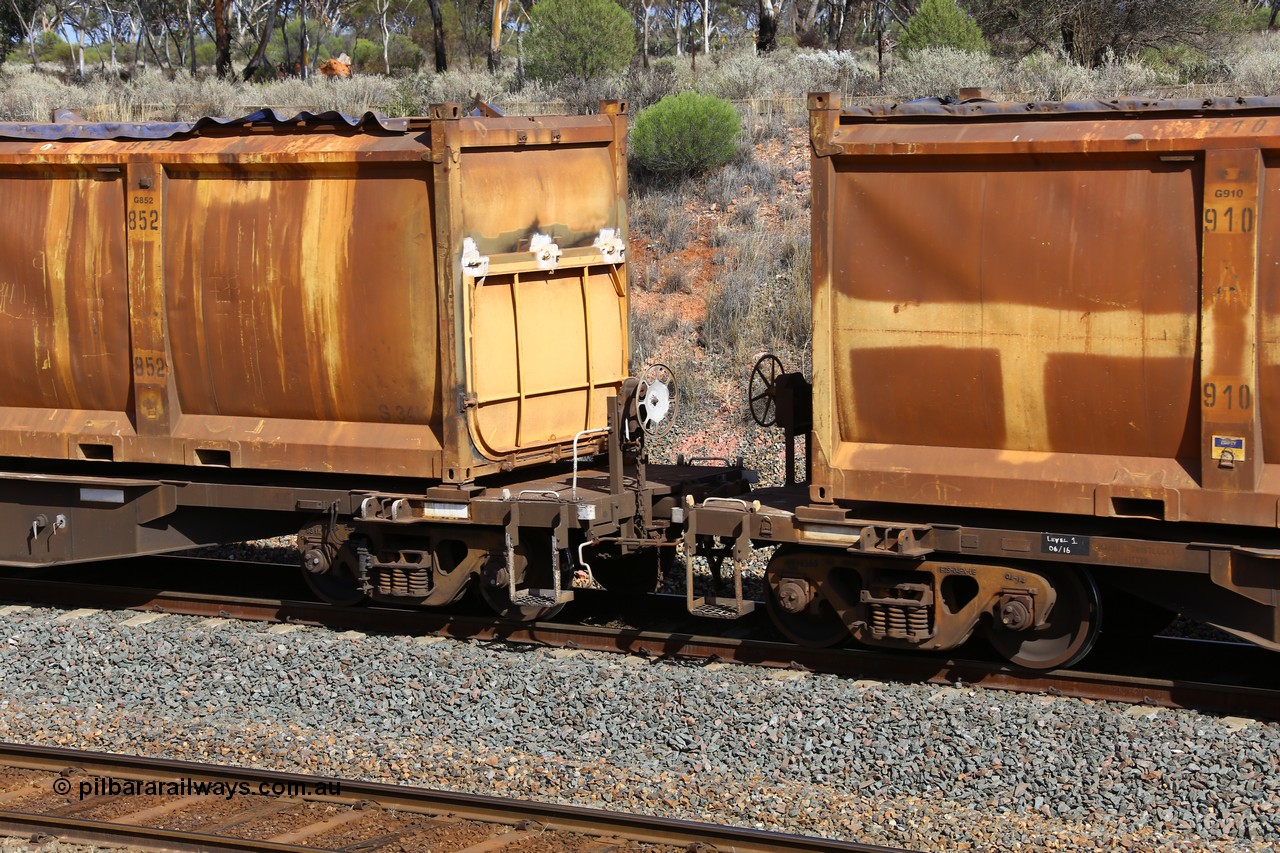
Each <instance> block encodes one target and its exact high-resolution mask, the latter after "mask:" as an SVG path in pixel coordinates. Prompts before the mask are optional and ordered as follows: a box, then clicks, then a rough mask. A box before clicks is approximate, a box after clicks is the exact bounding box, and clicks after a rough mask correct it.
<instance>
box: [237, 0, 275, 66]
mask: <svg viewBox="0 0 1280 853" xmlns="http://www.w3.org/2000/svg"><path fill="white" fill-rule="evenodd" d="M280 3H281V0H275V2H274V3H272V4H271V6H270V8H269V9H268V10H267V20H266V23H264V24H263V25H262V38H260V39H258V49H257V50H255V51H254V52H253V59H250V60H249V64H248V65H246V66H245V67H244V73H243V75H242V76H243V77H244V79H245V80H246V81H248V80H251V79H253V75H254V74H256V73H257V71H258V68H260V67H261V66H262V60H263V58H264V57H266V55H267V42H269V41H271V31H272V30H274V29H275V28H276V9H277V8H278V7H279V6H280Z"/></svg>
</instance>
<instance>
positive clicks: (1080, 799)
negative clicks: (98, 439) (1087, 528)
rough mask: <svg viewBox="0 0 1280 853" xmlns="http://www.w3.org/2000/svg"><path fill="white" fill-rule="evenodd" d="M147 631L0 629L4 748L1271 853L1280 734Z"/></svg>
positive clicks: (566, 798)
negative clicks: (62, 749) (55, 748)
mask: <svg viewBox="0 0 1280 853" xmlns="http://www.w3.org/2000/svg"><path fill="white" fill-rule="evenodd" d="M133 616H134V614H127V613H96V612H91V613H80V614H78V615H73V614H66V613H62V612H61V611H56V610H49V609H38V608H28V609H17V608H4V609H0V631H3V636H4V640H3V642H4V643H5V645H6V646H7V654H6V655H5V658H4V665H3V668H2V669H0V696H3V698H2V699H0V739H4V740H11V741H17V742H24V743H34V744H46V745H59V746H72V747H77V748H82V749H91V750H102V751H122V752H130V753H138V754H146V755H156V756H163V757H171V758H180V759H188V760H211V761H216V762H220V763H228V764H244V765H250V766H255V767H265V768H271V769H281V770H291V771H296V772H302V773H307V774H313V775H333V776H355V777H360V778H365V779H371V780H379V781H391V782H401V783H410V784H416V785H427V786H435V787H444V788H450V789H455V790H461V791H473V792H484V793H496V794H501V795H524V796H529V797H534V798H539V799H545V800H549V801H556V802H564V803H572V804H579V805H590V806H602V807H609V808H614V809H624V810H634V811H639V812H646V813H655V814H662V815H668V816H673V817H682V818H693V819H700V820H711V821H719V822H726V823H735V824H740V825H745V826H758V827H763V828H769V829H786V830H789V831H794V832H801V833H808V834H818V835H826V836H830V837H840V838H853V839H862V840H869V841H875V842H879V843H885V844H895V845H908V846H912V847H917V848H920V849H930V850H932V849H1027V850H1034V849H1045V850H1077V849H1134V850H1155V849H1163V850H1194V849H1206V848H1212V849H1222V850H1250V849H1275V848H1276V846H1277V845H1278V844H1280V813H1278V811H1277V807H1278V806H1280V768H1278V765H1280V726H1278V725H1276V724H1264V723H1259V722H1254V721H1245V720H1233V719H1218V718H1214V717H1211V716H1206V715H1202V714H1197V713H1190V712H1174V711H1158V712H1156V711H1152V709H1146V708H1130V707H1126V706H1123V705H1116V704H1110V703H1100V702H1087V701H1078V700H1070V699H1061V698H1052V697H1037V696H1025V695H1017V694H1008V693H1002V692H999V691H984V690H979V689H971V688H954V687H952V688H942V689H939V688H937V687H935V686H926V685H897V684H883V683H878V682H859V681H853V680H849V679H841V678H837V677H833V676H822V675H811V674H803V673H795V672H774V671H766V670H760V669H753V668H749V667H736V666H727V665H721V664H711V665H705V666H703V665H692V664H679V663H669V662H660V663H651V662H648V661H644V660H641V659H639V658H633V657H627V656H621V655H607V654H599V653H590V652H581V651H564V650H558V651H553V650H545V649H529V648H518V647H511V646H506V645H499V644H484V643H470V642H456V641H452V640H439V639H430V638H428V639H417V638H411V637H398V636H363V635H359V634H352V633H345V634H339V633H335V632H332V631H327V630H323V629H314V628H294V627H292V626H279V627H275V628H271V627H268V626H265V625H259V624H253V623H241V622H234V621H224V620H203V619H197V618H193V617H165V618H160V619H156V620H154V621H149V622H146V623H145V624H134V625H125V624H123V623H125V622H126V620H129V619H130V618H131V617H133ZM135 621H138V620H135Z"/></svg>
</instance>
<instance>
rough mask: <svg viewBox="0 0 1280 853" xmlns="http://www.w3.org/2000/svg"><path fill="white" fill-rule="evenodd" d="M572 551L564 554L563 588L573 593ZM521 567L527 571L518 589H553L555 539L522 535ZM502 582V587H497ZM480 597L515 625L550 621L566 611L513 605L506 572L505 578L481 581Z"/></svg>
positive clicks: (560, 607) (536, 533)
mask: <svg viewBox="0 0 1280 853" xmlns="http://www.w3.org/2000/svg"><path fill="white" fill-rule="evenodd" d="M568 553H569V552H568V551H566V550H561V552H560V588H561V589H569V588H570V586H572V584H573V570H572V569H571V567H570V565H569V557H568ZM516 561H517V564H521V563H523V566H524V571H523V572H521V576H520V577H517V579H516V580H517V586H534V587H539V588H542V589H550V588H551V586H552V577H551V535H550V534H548V533H543V532H542V531H525V532H523V533H521V535H520V544H519V545H518V546H516ZM493 580H500V581H501V583H493V582H491V581H493ZM479 586H480V597H481V598H482V599H484V603H485V604H487V605H489V608H490V609H492V610H493V612H494V613H497V614H498V615H499V616H501V617H502V618H503V619H509V620H511V621H512V622H535V621H538V620H540V619H550V618H552V617H553V616H555V615H556V614H557V613H559V612H560V611H561V610H564V605H563V604H556V605H553V606H551V607H532V606H529V605H518V604H512V603H511V592H510V589H509V588H508V586H507V582H506V572H505V570H504V571H503V572H502V574H501V577H497V576H495V577H493V578H490V577H489V576H488V573H486V575H485V576H484V577H482V578H481V579H480V584H479Z"/></svg>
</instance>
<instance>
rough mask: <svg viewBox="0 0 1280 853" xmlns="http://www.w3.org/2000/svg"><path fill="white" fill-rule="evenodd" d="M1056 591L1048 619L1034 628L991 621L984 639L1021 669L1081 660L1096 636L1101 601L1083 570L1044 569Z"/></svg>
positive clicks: (1052, 666) (1061, 664)
mask: <svg viewBox="0 0 1280 853" xmlns="http://www.w3.org/2000/svg"><path fill="white" fill-rule="evenodd" d="M1036 571H1037V572H1038V573H1040V574H1043V575H1044V576H1045V577H1047V578H1048V579H1049V580H1050V581H1051V582H1052V583H1053V588H1054V589H1055V590H1056V591H1057V593H1058V600H1057V602H1056V603H1055V604H1054V605H1053V610H1052V611H1051V612H1050V613H1049V620H1048V622H1047V623H1046V624H1045V626H1044V627H1043V628H1041V629H1040V630H1038V631H1011V630H1008V629H1006V628H1004V627H1003V626H1001V625H999V624H996V623H992V624H991V625H990V626H989V627H988V629H987V639H988V640H989V641H990V642H991V645H992V646H993V647H994V648H995V650H996V652H998V653H999V654H1000V655H1001V656H1002V657H1004V658H1005V659H1006V660H1008V661H1009V662H1010V663H1012V664H1013V665H1014V666H1020V667H1023V668H1025V669H1059V668H1061V667H1065V666H1071V665H1072V664H1074V663H1076V662H1078V661H1079V660H1081V659H1082V658H1083V657H1084V656H1085V655H1087V654H1088V653H1089V651H1090V650H1091V649H1092V648H1093V644H1094V643H1095V642H1096V641H1097V639H1098V634H1099V626H1100V624H1101V621H1102V600H1101V597H1100V596H1099V594H1098V587H1097V586H1096V585H1095V584H1094V582H1093V578H1092V577H1091V576H1090V575H1089V573H1088V572H1087V571H1085V570H1084V569H1079V570H1077V571H1062V570H1057V571H1052V572H1050V571H1044V570H1041V569H1037V570H1036Z"/></svg>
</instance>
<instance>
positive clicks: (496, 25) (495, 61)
mask: <svg viewBox="0 0 1280 853" xmlns="http://www.w3.org/2000/svg"><path fill="white" fill-rule="evenodd" d="M509 2H510V0H493V28H492V29H491V30H490V31H489V57H488V60H489V61H488V65H489V73H490V74H497V73H498V70H499V69H500V68H501V67H502V26H503V24H504V23H506V18H507V5H508V3H509Z"/></svg>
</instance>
